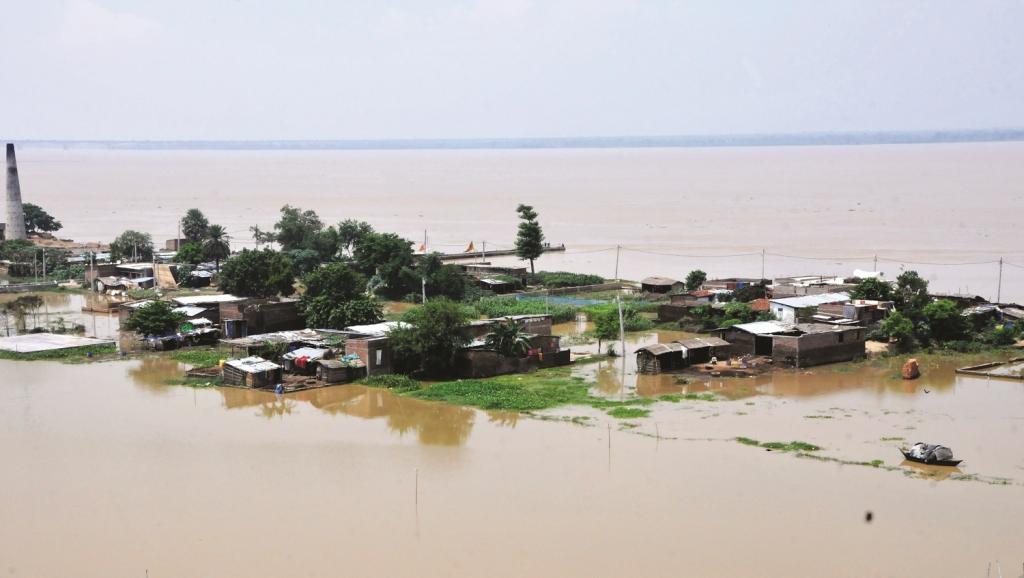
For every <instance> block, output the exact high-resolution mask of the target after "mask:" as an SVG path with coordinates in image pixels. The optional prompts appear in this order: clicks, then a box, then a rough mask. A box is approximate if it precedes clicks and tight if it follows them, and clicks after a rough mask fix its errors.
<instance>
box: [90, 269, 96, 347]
mask: <svg viewBox="0 0 1024 578" xmlns="http://www.w3.org/2000/svg"><path fill="white" fill-rule="evenodd" d="M89 277H90V278H91V280H90V283H91V284H92V290H93V291H95V290H96V251H92V252H90V253H89ZM95 323H96V317H95V316H93V324H94V325H95ZM92 334H93V336H95V335H96V328H95V327H93V331H92Z"/></svg>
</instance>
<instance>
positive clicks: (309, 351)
mask: <svg viewBox="0 0 1024 578" xmlns="http://www.w3.org/2000/svg"><path fill="white" fill-rule="evenodd" d="M325 353H327V350H326V349H320V348H318V347H300V348H298V349H295V350H293V351H289V352H288V353H285V354H284V355H282V356H281V357H283V358H284V359H298V358H300V357H308V358H310V359H314V360H315V359H320V358H321V357H323V356H324V354H325Z"/></svg>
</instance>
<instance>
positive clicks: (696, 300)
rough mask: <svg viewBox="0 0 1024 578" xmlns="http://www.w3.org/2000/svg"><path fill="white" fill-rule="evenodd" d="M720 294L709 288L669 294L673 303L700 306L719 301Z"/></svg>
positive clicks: (670, 301)
mask: <svg viewBox="0 0 1024 578" xmlns="http://www.w3.org/2000/svg"><path fill="white" fill-rule="evenodd" d="M717 296H718V294H717V293H715V292H714V291H710V290H708V289H697V290H696V291H687V292H685V293H673V294H671V295H669V296H668V299H669V303H671V304H672V305H689V306H700V305H710V304H711V303H714V302H716V301H717Z"/></svg>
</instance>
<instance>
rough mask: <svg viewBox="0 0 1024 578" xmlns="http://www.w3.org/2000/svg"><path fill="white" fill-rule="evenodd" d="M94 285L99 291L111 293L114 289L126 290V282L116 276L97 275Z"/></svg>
mask: <svg viewBox="0 0 1024 578" xmlns="http://www.w3.org/2000/svg"><path fill="white" fill-rule="evenodd" d="M95 287H96V291H98V292H100V293H113V292H114V291H125V290H127V289H128V282H127V281H126V280H124V279H119V278H117V277H97V278H96V280H95Z"/></svg>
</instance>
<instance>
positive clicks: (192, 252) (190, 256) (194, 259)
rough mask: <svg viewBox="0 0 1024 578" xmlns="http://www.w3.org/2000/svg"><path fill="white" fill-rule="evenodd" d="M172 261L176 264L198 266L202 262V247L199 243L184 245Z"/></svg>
mask: <svg viewBox="0 0 1024 578" xmlns="http://www.w3.org/2000/svg"><path fill="white" fill-rule="evenodd" d="M174 261H175V262H176V263H187V264H189V265H198V264H199V263H202V262H203V247H202V246H201V245H199V243H185V244H183V245H182V246H181V247H180V248H179V249H178V253H177V254H176V255H175V256H174Z"/></svg>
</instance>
